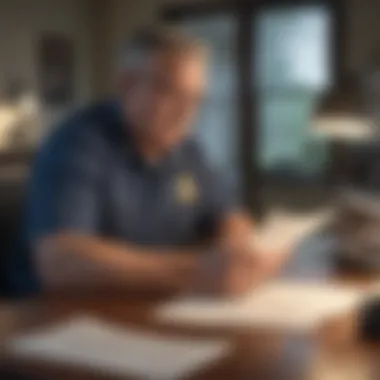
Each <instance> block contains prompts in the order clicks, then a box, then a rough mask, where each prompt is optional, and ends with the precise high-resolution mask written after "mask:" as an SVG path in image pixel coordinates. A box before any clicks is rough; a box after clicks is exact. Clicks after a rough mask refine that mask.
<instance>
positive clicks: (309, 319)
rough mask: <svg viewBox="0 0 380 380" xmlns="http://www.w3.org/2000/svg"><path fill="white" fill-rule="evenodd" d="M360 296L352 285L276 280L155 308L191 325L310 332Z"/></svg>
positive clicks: (160, 314)
mask: <svg viewBox="0 0 380 380" xmlns="http://www.w3.org/2000/svg"><path fill="white" fill-rule="evenodd" d="M362 297H363V293H362V291H360V290H358V289H355V288H346V287H339V286H335V285H328V284H318V283H302V282H282V281H278V282H273V283H270V284H267V285H262V286H260V287H258V288H257V289H255V290H252V292H251V294H249V295H248V296H245V297H243V298H240V299H230V300H222V299H210V298H208V299H207V298H197V297H188V298H182V299H177V300H174V301H171V302H170V303H168V304H166V305H163V306H162V307H160V308H158V310H157V318H158V319H159V320H162V321H164V322H169V323H173V324H188V325H192V326H203V327H207V326H210V327H212V326H214V327H215V326H220V327H254V328H265V327H268V328H275V329H280V330H283V331H300V332H310V331H312V330H314V329H315V328H316V327H318V326H319V325H320V324H321V323H322V322H324V321H325V320H327V319H328V318H331V317H333V316H336V315H339V314H341V313H345V312H348V311H350V310H352V309H353V308H355V306H357V305H358V303H359V302H360V300H361V299H362Z"/></svg>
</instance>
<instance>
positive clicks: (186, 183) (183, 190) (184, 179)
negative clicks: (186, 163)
mask: <svg viewBox="0 0 380 380" xmlns="http://www.w3.org/2000/svg"><path fill="white" fill-rule="evenodd" d="M175 195H176V199H177V201H178V202H179V203H182V204H194V203H195V202H196V201H197V200H198V198H199V190H198V185H197V183H196V180H195V178H194V176H193V175H192V174H191V173H181V174H179V175H178V176H177V178H176V180H175Z"/></svg>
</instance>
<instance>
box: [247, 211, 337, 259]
mask: <svg viewBox="0 0 380 380" xmlns="http://www.w3.org/2000/svg"><path fill="white" fill-rule="evenodd" d="M331 218H332V213H331V212H330V211H328V210H323V211H320V212H314V213H308V214H306V215H305V214H296V213H294V212H292V213H289V212H285V211H284V212H281V211H280V210H274V211H273V212H271V213H270V214H269V215H268V216H267V218H266V220H265V222H264V223H262V224H261V225H259V226H257V227H256V228H255V231H254V235H253V236H254V240H255V245H256V246H257V247H258V248H259V250H260V251H262V252H264V253H265V252H268V253H271V252H272V251H277V250H292V249H294V248H295V247H296V246H297V244H299V243H300V242H302V240H303V239H305V238H306V237H308V236H309V235H310V234H313V233H315V232H317V231H318V230H319V229H321V228H322V227H324V226H326V225H327V223H328V222H329V221H330V220H331Z"/></svg>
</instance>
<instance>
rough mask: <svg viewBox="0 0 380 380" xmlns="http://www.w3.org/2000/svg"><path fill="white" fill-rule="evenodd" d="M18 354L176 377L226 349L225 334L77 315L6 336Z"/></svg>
mask: <svg viewBox="0 0 380 380" xmlns="http://www.w3.org/2000/svg"><path fill="white" fill-rule="evenodd" d="M9 349H10V351H11V352H13V353H14V354H17V355H21V356H24V357H28V358H34V359H43V360H44V361H53V362H57V363H61V364H69V365H70V364H73V365H82V366H85V367H90V368H92V369H96V370H102V371H106V372H107V373H110V374H116V375H124V376H126V375H129V376H135V377H137V378H142V379H155V380H157V379H164V380H170V379H178V378H181V377H182V376H185V375H188V374H189V373H191V372H193V371H197V370H199V369H201V367H203V366H206V365H207V364H210V363H211V362H214V361H216V360H217V359H219V358H220V357H222V356H223V355H225V354H226V353H227V351H228V349H229V345H228V343H227V342H226V341H224V340H213V341H211V340H195V339H190V338H188V339H183V338H177V337H170V338H166V337H165V336H160V335H155V334H153V333H143V332H138V331H135V330H130V329H125V328H120V327H117V326H114V325H112V324H109V323H107V322H103V321H101V320H97V319H95V318H91V317H77V318H73V319H71V320H69V321H66V322H64V323H62V324H60V325H55V326H53V327H51V328H49V329H46V330H43V331H40V332H36V333H33V334H31V335H25V336H21V337H19V338H17V339H15V340H13V341H12V342H10V345H9Z"/></svg>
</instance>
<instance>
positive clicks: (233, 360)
mask: <svg viewBox="0 0 380 380" xmlns="http://www.w3.org/2000/svg"><path fill="white" fill-rule="evenodd" d="M314 256H315V255H314ZM284 275H285V276H287V277H291V278H294V277H297V278H310V277H312V278H319V279H322V280H332V281H349V282H363V281H364V282H367V281H370V280H371V278H370V277H368V276H363V275H362V276H359V275H353V274H352V273H347V272H344V271H341V270H338V268H337V267H336V265H335V264H334V260H333V257H332V255H331V252H330V253H329V252H323V253H322V254H321V253H318V257H313V255H312V254H310V255H308V253H307V252H302V250H301V252H300V253H299V254H298V255H295V256H294V257H293V259H292V260H291V262H290V263H289V265H288V266H287V268H285V271H284ZM160 302H162V299H160V298H157V297H154V296H152V295H150V296H147V295H144V296H143V295H139V296H137V295H134V296H132V295H130V296H128V295H125V294H124V295H116V294H115V295H113V296H112V297H109V296H107V297H106V296H102V295H100V294H97V295H94V296H88V295H87V296H86V297H84V296H81V295H78V294H77V295H60V296H58V295H54V296H53V295H51V296H43V297H39V298H35V299H30V300H27V301H23V302H18V303H13V304H10V305H4V307H3V309H2V310H1V309H0V342H3V343H4V342H6V341H7V339H9V338H11V337H12V336H15V335H16V334H19V333H21V332H24V331H31V330H33V329H34V328H37V327H41V326H46V325H47V324H50V323H55V322H57V321H59V320H61V319H64V318H66V317H68V316H73V315H77V314H83V313H87V314H88V313H89V314H92V315H96V316H98V317H101V318H104V319H106V320H109V321H113V322H116V323H118V324H120V325H124V326H129V327H133V328H135V329H141V330H143V331H155V332H159V333H161V334H164V335H165V336H170V335H176V336H192V337H194V336H196V337H198V336H199V337H204V336H207V337H210V336H213V337H214V336H217V337H225V338H227V339H229V340H230V341H231V342H232V343H233V346H234V350H233V351H232V353H231V354H230V355H229V356H228V357H225V358H223V359H221V360H220V361H219V362H218V363H216V364H215V365H213V366H212V367H208V368H206V369H205V370H202V371H201V372H200V373H197V374H194V375H193V376H192V377H191V378H189V379H188V380H206V379H207V380H214V379H215V380H216V379H217V380H248V379H255V380H264V379H268V380H272V379H275V380H281V379H287V380H292V379H303V378H304V376H303V371H304V369H305V366H307V365H308V361H309V360H310V358H311V356H312V353H313V350H314V349H315V348H316V346H317V340H316V339H314V338H313V337H300V336H299V337H297V336H293V335H284V334H279V333H276V332H273V331H255V330H252V329H238V330H236V329H235V330H228V331H227V330H223V331H221V330H219V331H218V330H214V331H206V330H203V331H202V330H191V329H184V328H182V329H180V328H178V327H173V326H165V325H162V324H159V323H158V322H157V321H155V320H154V318H153V317H152V310H153V308H154V307H155V306H156V305H157V304H158V303H160ZM0 378H1V379H4V380H5V379H6V380H16V379H17V380H24V379H25V380H26V379H32V380H37V379H41V380H48V379H54V380H56V379H57V380H61V379H62V380H68V379H70V380H98V379H99V380H101V379H109V378H110V377H109V376H106V375H105V374H101V373H96V372H93V371H91V370H82V369H80V370H79V369H77V368H74V367H71V368H68V367H66V366H62V365H52V364H47V363H42V362H36V361H34V362H30V361H26V360H21V359H20V358H15V357H11V356H10V355H9V354H7V353H6V350H3V354H2V356H1V357H0Z"/></svg>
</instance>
